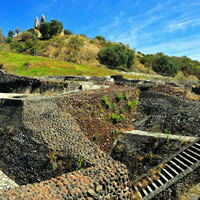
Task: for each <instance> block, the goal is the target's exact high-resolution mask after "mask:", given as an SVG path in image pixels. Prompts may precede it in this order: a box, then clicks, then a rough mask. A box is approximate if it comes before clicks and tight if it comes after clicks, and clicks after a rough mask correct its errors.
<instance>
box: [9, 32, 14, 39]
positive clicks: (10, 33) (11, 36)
mask: <svg viewBox="0 0 200 200" xmlns="http://www.w3.org/2000/svg"><path fill="white" fill-rule="evenodd" d="M13 36H14V32H13V31H12V30H10V31H8V37H10V38H13Z"/></svg>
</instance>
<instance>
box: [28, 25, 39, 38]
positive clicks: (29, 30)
mask: <svg viewBox="0 0 200 200" xmlns="http://www.w3.org/2000/svg"><path fill="white" fill-rule="evenodd" d="M27 31H28V32H30V33H31V34H32V38H33V39H36V38H38V32H37V31H35V29H34V28H30V29H28V30H27Z"/></svg>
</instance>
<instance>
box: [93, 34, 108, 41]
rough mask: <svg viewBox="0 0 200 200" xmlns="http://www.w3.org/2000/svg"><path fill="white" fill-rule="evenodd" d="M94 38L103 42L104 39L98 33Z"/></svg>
mask: <svg viewBox="0 0 200 200" xmlns="http://www.w3.org/2000/svg"><path fill="white" fill-rule="evenodd" d="M95 39H97V40H100V41H103V42H105V41H106V40H105V38H104V37H102V36H100V35H97V36H96V37H95Z"/></svg>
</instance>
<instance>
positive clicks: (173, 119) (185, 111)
mask: <svg viewBox="0 0 200 200" xmlns="http://www.w3.org/2000/svg"><path fill="white" fill-rule="evenodd" d="M199 113H200V103H199V102H194V101H191V100H187V99H183V98H178V97H174V96H168V95H164V94H160V93H157V92H152V91H148V92H141V95H140V98H139V105H138V110H137V114H136V115H135V119H134V122H133V123H134V126H135V127H136V129H139V130H150V131H152V130H154V129H157V131H158V132H160V131H162V132H163V133H172V134H174V133H176V134H181V135H190V136H200V115H199Z"/></svg>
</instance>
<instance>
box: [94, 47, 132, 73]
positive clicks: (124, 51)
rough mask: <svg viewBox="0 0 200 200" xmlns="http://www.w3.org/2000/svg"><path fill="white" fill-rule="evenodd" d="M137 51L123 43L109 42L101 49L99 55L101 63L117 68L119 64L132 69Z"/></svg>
mask: <svg viewBox="0 0 200 200" xmlns="http://www.w3.org/2000/svg"><path fill="white" fill-rule="evenodd" d="M134 54H135V52H134V51H133V50H130V49H128V48H127V47H126V46H125V45H122V44H108V45H107V46H106V47H105V48H103V49H101V50H100V51H99V53H98V57H99V60H100V63H101V64H104V65H108V66H112V67H114V68H117V67H119V66H123V67H126V68H127V69H131V67H132V66H133V64H134V62H135V59H134V57H135V56H134Z"/></svg>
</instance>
